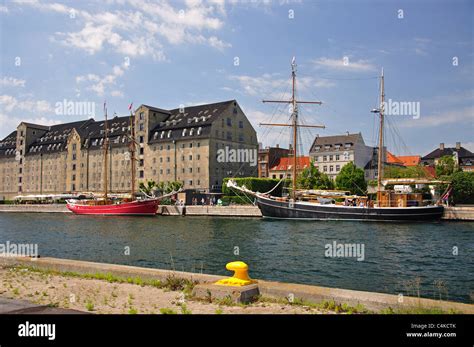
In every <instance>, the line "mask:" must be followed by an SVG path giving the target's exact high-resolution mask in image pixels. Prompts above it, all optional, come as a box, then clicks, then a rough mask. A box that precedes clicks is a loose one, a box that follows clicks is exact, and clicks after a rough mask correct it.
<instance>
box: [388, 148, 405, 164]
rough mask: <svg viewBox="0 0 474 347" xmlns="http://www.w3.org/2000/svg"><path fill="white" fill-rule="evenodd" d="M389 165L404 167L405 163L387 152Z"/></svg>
mask: <svg viewBox="0 0 474 347" xmlns="http://www.w3.org/2000/svg"><path fill="white" fill-rule="evenodd" d="M387 163H389V164H398V165H403V162H402V161H401V160H400V159H398V157H396V156H394V155H393V154H392V153H390V152H389V151H387Z"/></svg>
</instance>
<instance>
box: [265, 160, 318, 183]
mask: <svg viewBox="0 0 474 347" xmlns="http://www.w3.org/2000/svg"><path fill="white" fill-rule="evenodd" d="M293 164H294V160H293V157H282V158H280V160H279V161H278V163H277V164H276V165H274V166H273V167H271V168H270V171H269V174H270V176H269V177H270V178H278V179H279V178H284V177H287V178H291V176H292V172H293V171H292V170H293ZM310 165H311V162H310V158H309V157H297V158H296V169H297V170H298V172H300V171H302V170H304V169H306V168H308V167H309V166H310Z"/></svg>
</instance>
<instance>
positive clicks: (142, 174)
mask: <svg viewBox="0 0 474 347" xmlns="http://www.w3.org/2000/svg"><path fill="white" fill-rule="evenodd" d="M139 176H140V178H143V177H145V174H144V171H143V170H140V171H139Z"/></svg>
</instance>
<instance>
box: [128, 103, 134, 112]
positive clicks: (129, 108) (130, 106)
mask: <svg viewBox="0 0 474 347" xmlns="http://www.w3.org/2000/svg"><path fill="white" fill-rule="evenodd" d="M132 107H133V102H132V103H131V104H130V105H128V110H129V111H131V110H132Z"/></svg>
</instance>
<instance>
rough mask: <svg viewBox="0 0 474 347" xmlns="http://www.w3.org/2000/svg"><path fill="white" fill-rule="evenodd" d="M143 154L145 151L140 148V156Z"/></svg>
mask: <svg viewBox="0 0 474 347" xmlns="http://www.w3.org/2000/svg"><path fill="white" fill-rule="evenodd" d="M143 153H145V149H144V148H143V147H140V154H141V155H143Z"/></svg>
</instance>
